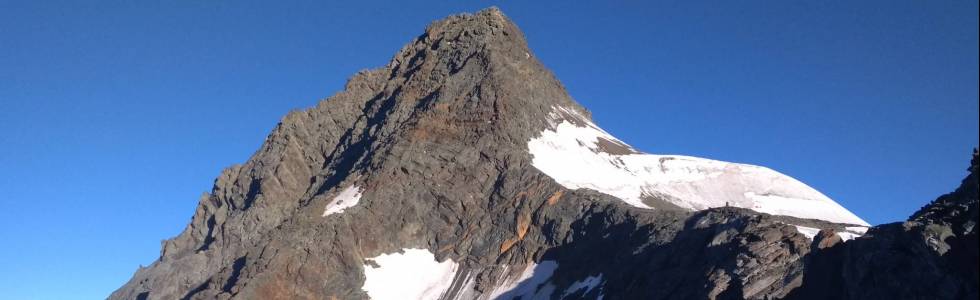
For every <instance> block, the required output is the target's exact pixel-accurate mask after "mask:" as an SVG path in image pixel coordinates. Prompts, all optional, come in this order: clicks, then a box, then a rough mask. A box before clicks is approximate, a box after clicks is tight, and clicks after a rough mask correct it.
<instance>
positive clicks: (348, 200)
mask: <svg viewBox="0 0 980 300" xmlns="http://www.w3.org/2000/svg"><path fill="white" fill-rule="evenodd" d="M360 200H361V188H359V187H357V186H356V185H351V186H349V187H347V188H346V189H344V190H343V191H341V192H340V193H339V194H337V196H336V197H334V198H333V201H330V203H329V204H327V208H326V209H324V210H323V216H324V217H326V216H329V215H332V214H339V213H342V212H344V210H345V209H348V208H350V207H353V206H354V205H357V202H358V201H360Z"/></svg>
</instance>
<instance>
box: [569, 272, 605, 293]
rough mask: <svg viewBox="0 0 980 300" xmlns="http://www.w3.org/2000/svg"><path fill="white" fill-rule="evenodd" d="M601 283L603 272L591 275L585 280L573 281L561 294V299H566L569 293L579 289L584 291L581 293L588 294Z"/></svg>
mask: <svg viewBox="0 0 980 300" xmlns="http://www.w3.org/2000/svg"><path fill="white" fill-rule="evenodd" d="M600 283H602V274H599V276H589V277H586V278H585V279H583V280H579V281H576V282H573V283H572V285H570V286H569V287H568V289H566V290H565V293H564V294H562V295H561V299H565V297H568V296H569V295H571V294H573V293H576V292H578V291H582V294H581V295H585V294H588V293H589V292H591V291H592V290H593V289H595V287H597V286H599V284H600Z"/></svg>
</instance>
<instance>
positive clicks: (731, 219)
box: [109, 9, 976, 299]
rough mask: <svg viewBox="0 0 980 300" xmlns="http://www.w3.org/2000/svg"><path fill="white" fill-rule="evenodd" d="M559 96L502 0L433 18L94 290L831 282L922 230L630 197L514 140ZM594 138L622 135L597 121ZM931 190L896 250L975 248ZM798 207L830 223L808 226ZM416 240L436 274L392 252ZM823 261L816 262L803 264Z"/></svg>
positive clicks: (469, 293) (586, 294)
mask: <svg viewBox="0 0 980 300" xmlns="http://www.w3.org/2000/svg"><path fill="white" fill-rule="evenodd" d="M555 107H561V108H563V109H565V111H566V112H567V111H574V112H575V114H576V117H575V119H577V120H579V123H581V124H578V125H576V126H585V125H583V124H590V123H591V120H589V113H588V111H587V110H586V109H584V108H582V107H581V106H579V105H578V104H577V103H575V101H573V100H572V99H571V98H570V97H569V96H568V94H567V92H566V91H565V90H564V88H563V87H562V85H561V83H559V82H558V80H556V79H555V78H554V76H553V75H552V74H551V73H550V72H549V71H548V70H547V69H546V68H545V67H544V66H543V65H542V64H541V63H540V62H538V61H537V60H536V59H535V58H534V55H533V53H532V52H531V51H530V50H529V48H528V46H527V43H526V41H525V40H524V38H523V35H522V33H521V31H520V30H519V29H518V28H517V26H515V25H514V24H513V23H512V22H511V21H510V20H508V19H507V18H506V17H505V16H504V15H503V14H502V13H501V12H500V11H499V10H497V9H487V10H483V11H481V12H478V13H476V14H472V15H470V14H464V15H458V16H452V17H449V18H447V19H444V20H441V21H437V22H435V23H433V24H431V25H430V26H429V27H428V28H427V29H426V31H425V33H424V34H422V35H421V36H419V37H418V38H416V39H415V40H413V41H412V42H410V43H409V44H408V45H406V46H405V47H404V48H403V49H401V50H400V51H399V52H398V54H396V55H395V57H394V58H393V59H392V60H391V61H390V62H389V63H388V64H387V65H386V66H384V67H383V68H379V69H375V70H367V71H362V72H359V73H358V74H357V75H355V76H354V77H353V78H351V79H350V80H349V81H348V83H347V85H346V87H345V89H344V90H343V91H342V92H340V93H338V94H336V95H334V96H332V97H330V98H328V99H325V100H323V101H321V102H320V103H319V104H318V105H317V106H316V107H314V108H310V109H307V110H302V111H295V112H292V113H290V114H289V115H287V116H286V117H284V118H283V119H282V121H281V122H280V123H279V125H278V126H276V128H275V130H273V132H272V133H271V134H270V135H269V136H268V138H267V139H266V140H265V142H264V143H263V145H262V147H261V148H260V149H259V150H258V151H257V152H256V153H255V154H254V155H253V156H252V157H251V158H250V159H249V160H248V161H247V162H246V163H244V164H242V165H237V166H233V167H230V168H228V169H226V170H224V171H223V172H222V173H221V175H220V176H219V177H218V178H217V179H216V180H215V183H214V187H213V189H212V191H211V192H210V193H208V194H206V195H204V196H202V198H201V201H200V204H199V205H198V207H197V210H196V211H195V213H194V215H193V217H192V219H191V222H190V224H189V225H188V226H187V228H186V229H185V230H184V231H183V232H182V233H180V235H178V236H177V237H174V238H173V239H170V240H167V241H165V242H164V243H163V245H162V250H161V253H160V257H159V259H158V260H157V261H156V262H154V263H153V264H152V265H150V266H148V267H145V268H140V269H139V270H137V272H136V274H135V275H134V276H133V278H132V279H131V280H130V281H129V282H128V283H126V284H125V285H124V286H123V287H121V288H120V289H119V290H117V291H116V292H114V293H113V294H112V295H111V296H110V297H109V298H110V299H232V298H235V299H368V298H369V297H371V296H374V297H375V298H378V297H380V296H379V295H380V293H376V294H372V290H371V289H370V288H367V286H368V285H366V282H368V278H367V276H369V275H370V274H377V273H380V272H388V273H384V275H385V276H388V275H390V274H396V275H397V274H400V273H398V272H405V273H404V274H407V275H406V276H414V277H419V278H414V277H413V278H412V279H418V280H417V281H418V282H423V283H425V282H428V283H433V284H434V286H432V287H428V288H422V289H416V290H413V291H415V292H418V293H419V294H418V295H427V297H429V298H440V299H491V298H496V299H510V298H519V297H524V298H525V299H529V298H535V299H599V298H603V299H677V298H725V299H727V298H752V299H766V298H780V297H784V296H790V297H792V296H798V295H799V293H798V292H797V291H800V290H804V289H811V288H818V287H823V286H828V287H833V288H837V289H838V290H839V291H840V292H834V293H833V294H832V295H835V296H837V295H844V294H845V291H849V290H848V289H849V288H851V286H850V285H849V284H851V282H852V281H848V280H836V281H834V280H831V281H828V282H827V283H823V282H818V280H815V279H813V278H814V277H815V275H813V274H823V273H820V272H825V273H826V274H832V275H834V276H837V275H836V274H843V275H841V276H839V277H841V278H858V277H859V276H865V275H866V274H864V273H860V270H859V269H855V268H852V267H851V266H850V264H865V265H867V264H872V263H877V262H878V260H877V258H876V257H875V256H871V257H867V256H859V255H865V254H867V253H873V252H871V250H859V249H864V248H869V249H878V248H877V247H881V246H880V245H879V244H894V243H905V240H908V243H915V242H918V241H919V240H912V239H904V237H903V238H893V239H890V240H885V239H881V238H878V237H877V236H879V235H888V236H892V235H894V234H892V233H886V232H891V231H901V230H904V229H903V228H905V227H901V228H899V227H896V228H892V227H887V226H886V227H881V228H878V229H873V230H872V232H871V234H870V235H871V236H874V237H869V238H865V239H859V240H856V241H853V242H846V243H843V244H840V243H839V242H834V240H833V238H835V237H836V238H837V241H840V238H839V236H838V235H837V234H835V233H834V232H836V231H840V230H844V229H845V228H846V226H847V225H846V224H833V223H829V222H826V221H820V220H808V219H799V218H794V217H789V216H772V215H767V214H762V213H758V212H755V211H752V210H748V209H743V208H736V207H716V208H709V209H706V210H701V211H690V210H688V209H683V208H680V207H677V206H671V205H669V202H668V201H663V200H661V201H656V199H644V202H643V203H646V204H647V205H649V206H651V207H652V208H642V207H635V206H632V205H629V204H627V203H625V202H624V201H623V200H622V199H618V198H615V197H613V196H611V195H608V194H603V193H599V192H596V191H594V190H590V189H585V188H583V189H569V188H567V187H565V186H563V185H561V184H559V183H557V182H556V181H555V179H553V178H552V177H551V176H548V175H547V174H545V173H543V172H541V171H539V170H538V169H536V168H535V167H534V166H533V164H532V157H531V154H529V152H528V141H529V140H531V139H533V138H535V137H537V136H539V135H540V134H541V132H543V131H545V130H547V129H548V128H550V127H549V126H553V124H554V122H555V121H556V120H554V119H549V118H552V116H553V115H554V112H555ZM559 117H562V116H559ZM566 119H568V118H566ZM602 149H604V150H602V151H609V152H610V153H613V152H615V154H616V155H627V154H630V153H633V152H631V151H633V150H631V149H630V148H628V147H627V146H624V145H623V144H621V143H614V141H612V140H606V141H605V143H604V146H603V147H602ZM627 150H628V151H627ZM974 166H975V164H974ZM974 170H975V167H974ZM974 172H975V171H974ZM973 180H974V181H973V182H974V187H975V185H976V184H975V182H976V179H975V177H974V179H973ZM964 193H969V191H967V192H964ZM972 193H973V194H972V195H973V199H976V189H975V188H974V189H973V190H972ZM953 197H959V196H953ZM947 202H948V203H947ZM943 203H947V204H942V205H945V206H943V207H947V206H948V207H951V208H950V209H945V208H939V207H937V208H936V209H935V210H926V211H925V212H922V213H921V214H917V215H921V217H916V219H915V220H913V221H910V222H914V224H919V225H914V226H912V227H914V228H921V230H919V229H916V230H919V231H916V232H921V234H918V233H917V234H918V235H915V236H916V237H919V236H922V237H926V236H927V234H926V233H928V237H935V238H938V240H936V239H935V238H933V239H929V238H926V239H925V241H927V242H925V245H926V246H924V247H925V248H922V249H920V250H921V251H920V250H914V251H919V252H911V253H910V254H909V257H914V256H916V255H922V253H920V252H924V253H938V252H937V251H940V250H942V251H944V253H945V254H938V256H940V257H949V258H948V259H949V260H960V259H964V258H962V257H969V255H971V253H972V255H973V256H972V258H973V261H974V262H975V261H976V248H975V244H976V243H975V241H976V235H975V233H973V241H974V242H973V244H974V248H973V249H972V250H970V249H966V250H962V247H961V246H959V245H960V244H959V243H967V242H969V241H967V240H964V241H959V240H950V239H949V238H948V237H950V236H953V237H958V236H959V235H960V234H961V233H962V232H964V231H963V229H964V228H966V227H969V228H970V229H969V232H975V231H973V230H974V229H972V225H968V223H969V220H967V219H968V218H966V219H964V218H963V217H962V216H959V215H957V216H952V215H951V213H950V212H949V211H959V210H960V208H961V207H960V206H957V205H959V204H956V203H958V202H957V201H953V200H950V201H946V202H943ZM936 205H938V204H936ZM645 206H646V205H645ZM934 206H935V205H934ZM967 206H968V208H969V204H968V205H967ZM972 207H973V210H972V213H973V215H972V218H973V219H972V220H974V221H973V223H969V224H975V223H976V222H975V220H976V209H975V208H976V204H975V200H974V202H973V204H972ZM940 216H942V217H940ZM947 217H948V218H947ZM920 218H921V219H922V220H919V219H920ZM927 220H928V221H927ZM963 220H966V221H963ZM937 224H938V225H937ZM943 224H949V226H950V227H949V230H951V231H946V230H945V229H946V227H943V226H947V225H943ZM794 225H802V226H808V227H813V228H823V229H827V231H826V232H824V233H821V236H820V237H818V242H811V240H810V239H809V238H808V237H807V236H805V235H804V234H801V233H800V230H799V229H798V228H797V227H796V226H794ZM929 226H933V227H929ZM936 226H939V227H940V228H937V227H936ZM954 227H955V228H954ZM868 241H872V242H868ZM928 241H933V242H928ZM852 245H857V246H852ZM930 245H932V246H930ZM900 247H905V246H902V245H900ZM851 248H854V249H855V250H849V249H851ZM926 250H928V251H926ZM962 251H965V252H962ZM970 251H973V252H970ZM852 252H853V253H854V254H848V253H852ZM835 253H836V254H835ZM962 253H965V254H962ZM428 254H431V257H430V258H428V259H429V260H430V261H429V263H431V264H427V266H433V269H438V271H439V272H440V273H438V274H421V273H424V272H426V270H418V269H411V268H409V269H407V271H406V269H399V268H400V267H399V265H398V264H400V263H401V262H403V261H404V259H408V258H412V259H415V258H417V257H422V258H423V259H425V258H426V257H427V256H428ZM817 254H818V255H817ZM869 255H870V254H869ZM930 255H931V254H930ZM396 258H397V259H396ZM845 259H848V260H847V261H846V262H845ZM821 261H828V262H832V263H829V264H827V265H828V266H827V267H825V269H827V270H824V269H821V268H819V267H812V265H813V264H816V263H818V262H821ZM974 265H975V264H974ZM930 266H931V265H930ZM927 267H928V266H927ZM811 269H812V270H811ZM852 269H853V270H852ZM368 270H369V271H370V272H366V271H368ZM938 270H939V271H936V272H940V271H944V270H946V269H938ZM960 271H961V272H966V273H965V274H967V273H969V272H968V271H969V270H966V269H963V270H960ZM960 271H958V272H960ZM391 272H394V273H391ZM862 274H864V275H862ZM972 274H974V276H975V274H976V273H975V272H974V273H972ZM416 275H418V276H416ZM422 275H425V276H422ZM429 275H431V276H429ZM370 276H375V275H370ZM856 276H857V277H856ZM896 276H897V275H896ZM957 276H959V275H957ZM385 278H387V277H385ZM396 278H397V277H396ZM446 278H451V279H446ZM861 278H864V277H861ZM875 278H877V277H875ZM974 278H975V277H974ZM405 279H408V278H407V277H405ZM899 279H901V278H899ZM867 280H872V279H867ZM896 280H898V279H896ZM397 281H398V280H395V281H393V282H391V283H390V284H391V288H395V286H397V285H398V284H399V282H397ZM374 282H375V281H372V284H371V286H373V283H374ZM943 282H946V281H943ZM835 284H837V285H835ZM955 284H958V283H955ZM955 284H954V285H955ZM382 286H384V284H383V283H382ZM974 287H975V285H974ZM973 291H974V293H975V289H974V290H973ZM373 292H377V291H373ZM958 293H959V292H956V293H953V294H951V295H954V296H956V295H960V294H958ZM967 293H968V291H967ZM405 295H406V297H408V294H405ZM848 295H850V294H848ZM862 296H865V295H863V294H855V295H854V296H853V297H855V298H860V297H862Z"/></svg>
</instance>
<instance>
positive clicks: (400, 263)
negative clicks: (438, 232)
mask: <svg viewBox="0 0 980 300" xmlns="http://www.w3.org/2000/svg"><path fill="white" fill-rule="evenodd" d="M402 252H403V253H391V254H382V255H379V256H378V257H375V258H371V260H373V261H374V262H375V263H376V264H377V265H378V266H380V267H378V268H375V267H373V266H371V265H364V277H366V279H365V280H364V286H362V287H361V289H362V290H364V291H365V292H367V294H368V296H370V297H371V299H374V300H389V299H391V300H405V299H418V300H428V299H439V297H440V296H442V294H444V293H445V292H446V290H448V289H449V287H450V285H452V282H453V277H455V276H456V271H457V269H458V267H459V265H457V264H456V263H455V262H453V261H452V260H450V259H447V260H446V261H444V262H438V261H436V258H435V256H434V255H432V253H431V252H429V250H425V249H410V248H406V249H402Z"/></svg>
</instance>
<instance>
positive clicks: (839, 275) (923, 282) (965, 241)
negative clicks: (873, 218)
mask: <svg viewBox="0 0 980 300" xmlns="http://www.w3.org/2000/svg"><path fill="white" fill-rule="evenodd" d="M977 161H978V159H977V151H976V150H974V151H973V159H972V161H971V164H970V168H969V169H968V170H969V171H970V174H969V175H968V176H967V177H966V178H965V179H963V182H962V183H961V184H960V186H959V188H957V189H956V191H954V192H952V193H949V194H946V195H943V196H941V197H939V198H938V199H936V200H935V201H932V203H929V204H928V205H926V206H925V207H923V208H922V209H920V210H919V211H917V212H916V213H915V214H913V215H912V216H911V217H909V219H908V221H905V222H899V223H891V224H884V225H879V226H875V227H872V228H871V229H870V230H868V233H867V234H865V235H864V236H863V237H860V238H857V239H855V240H852V241H849V242H846V243H840V242H839V241H830V242H823V241H821V242H820V244H821V245H822V247H821V248H822V249H819V250H816V251H814V252H813V253H812V254H811V256H810V257H808V258H807V264H806V265H807V268H806V275H805V276H804V284H803V287H802V288H800V289H798V290H796V291H794V293H793V295H792V297H791V298H800V299H976V298H977V297H978V294H977V291H978V288H977V286H978V284H980V283H978V282H980V279H978V273H980V270H978V265H980V263H978V253H980V251H978V248H977V247H978V245H980V243H978V241H977V228H976V224H977V222H978V215H977V213H978V209H977V207H978V200H977V169H978V167H977ZM823 239H825V237H824V236H821V237H819V238H818V240H823Z"/></svg>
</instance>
